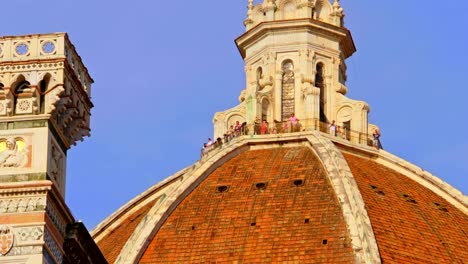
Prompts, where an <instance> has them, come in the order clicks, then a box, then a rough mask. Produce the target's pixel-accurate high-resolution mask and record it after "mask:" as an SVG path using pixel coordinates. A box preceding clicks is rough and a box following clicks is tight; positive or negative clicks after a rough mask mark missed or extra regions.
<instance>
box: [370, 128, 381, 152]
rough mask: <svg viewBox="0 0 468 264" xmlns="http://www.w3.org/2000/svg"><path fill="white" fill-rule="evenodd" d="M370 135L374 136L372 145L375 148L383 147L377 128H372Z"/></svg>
mask: <svg viewBox="0 0 468 264" xmlns="http://www.w3.org/2000/svg"><path fill="white" fill-rule="evenodd" d="M372 136H373V137H374V147H375V148H377V149H383V148H382V144H381V143H380V131H379V129H377V128H376V129H374V132H373V133H372Z"/></svg>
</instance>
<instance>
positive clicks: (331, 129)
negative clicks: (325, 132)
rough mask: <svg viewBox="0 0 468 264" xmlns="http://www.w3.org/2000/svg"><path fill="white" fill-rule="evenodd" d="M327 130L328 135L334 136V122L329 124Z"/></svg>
mask: <svg viewBox="0 0 468 264" xmlns="http://www.w3.org/2000/svg"><path fill="white" fill-rule="evenodd" d="M328 129H329V130H330V135H332V136H336V124H335V120H333V121H332V122H331V124H330V125H329V126H328Z"/></svg>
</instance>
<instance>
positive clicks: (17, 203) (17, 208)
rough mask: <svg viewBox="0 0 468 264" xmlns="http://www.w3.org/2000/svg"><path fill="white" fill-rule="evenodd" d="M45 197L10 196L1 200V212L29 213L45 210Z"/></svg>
mask: <svg viewBox="0 0 468 264" xmlns="http://www.w3.org/2000/svg"><path fill="white" fill-rule="evenodd" d="M45 207H46V205H45V199H44V198H42V197H29V198H22V199H21V198H10V199H2V200H0V213H27V212H34V211H41V210H44V208H45Z"/></svg>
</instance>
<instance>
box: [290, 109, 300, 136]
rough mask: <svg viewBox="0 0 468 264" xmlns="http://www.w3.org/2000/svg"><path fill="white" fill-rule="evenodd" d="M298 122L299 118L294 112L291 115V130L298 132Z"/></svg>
mask: <svg viewBox="0 0 468 264" xmlns="http://www.w3.org/2000/svg"><path fill="white" fill-rule="evenodd" d="M298 122H299V119H297V117H296V116H295V115H294V113H292V114H291V116H290V117H289V123H290V129H291V132H296V131H298V129H297V127H298Z"/></svg>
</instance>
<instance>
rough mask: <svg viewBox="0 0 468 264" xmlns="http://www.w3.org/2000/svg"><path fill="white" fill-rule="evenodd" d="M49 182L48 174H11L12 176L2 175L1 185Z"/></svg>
mask: <svg viewBox="0 0 468 264" xmlns="http://www.w3.org/2000/svg"><path fill="white" fill-rule="evenodd" d="M40 180H47V174H46V173H45V172H43V173H26V174H24V173H23V174H10V175H1V176H0V183H7V182H26V181H40Z"/></svg>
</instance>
